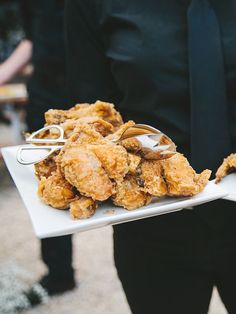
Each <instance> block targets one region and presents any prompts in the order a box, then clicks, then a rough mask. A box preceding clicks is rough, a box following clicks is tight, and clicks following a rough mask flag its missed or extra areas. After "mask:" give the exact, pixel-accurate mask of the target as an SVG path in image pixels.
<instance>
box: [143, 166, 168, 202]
mask: <svg viewBox="0 0 236 314" xmlns="http://www.w3.org/2000/svg"><path fill="white" fill-rule="evenodd" d="M140 172H141V173H140V179H141V180H142V183H143V191H144V192H146V193H149V194H151V195H153V196H157V197H161V196H164V195H166V194H167V186H166V182H165V180H164V177H163V168H162V164H161V162H160V161H156V160H142V163H141V166H140Z"/></svg>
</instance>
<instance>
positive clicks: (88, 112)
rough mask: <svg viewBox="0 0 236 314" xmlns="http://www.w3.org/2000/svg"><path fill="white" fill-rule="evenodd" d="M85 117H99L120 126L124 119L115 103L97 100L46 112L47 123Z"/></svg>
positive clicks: (57, 122)
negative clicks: (115, 107) (89, 103)
mask: <svg viewBox="0 0 236 314" xmlns="http://www.w3.org/2000/svg"><path fill="white" fill-rule="evenodd" d="M84 117H97V118H100V119H103V120H105V121H107V122H109V123H110V124H112V125H113V126H114V127H119V126H120V125H121V124H122V123H123V121H122V118H121V115H120V113H119V112H118V111H116V110H115V109H114V105H113V104H110V103H107V102H102V101H96V102H95V103H94V104H91V105H88V104H78V105H76V106H75V107H73V108H71V109H69V110H56V109H50V110H48V111H47V112H46V113H45V121H46V124H47V125H48V124H61V123H63V122H65V121H66V120H67V119H81V118H84Z"/></svg>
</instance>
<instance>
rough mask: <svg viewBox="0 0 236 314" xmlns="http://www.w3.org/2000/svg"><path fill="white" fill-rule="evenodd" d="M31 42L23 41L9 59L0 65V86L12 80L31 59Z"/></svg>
mask: <svg viewBox="0 0 236 314" xmlns="http://www.w3.org/2000/svg"><path fill="white" fill-rule="evenodd" d="M32 49H33V47H32V42H31V41H30V40H28V39H24V40H22V41H21V43H20V44H19V45H18V46H17V47H16V49H15V50H14V51H13V53H12V54H11V55H10V57H9V58H8V59H7V60H6V61H4V62H3V63H2V64H0V85H3V84H6V83H8V82H9V81H10V80H11V79H13V78H14V77H15V76H16V75H17V74H18V73H19V72H20V71H21V70H22V68H23V67H24V66H25V65H26V64H27V63H28V62H29V61H30V59H31V57H32Z"/></svg>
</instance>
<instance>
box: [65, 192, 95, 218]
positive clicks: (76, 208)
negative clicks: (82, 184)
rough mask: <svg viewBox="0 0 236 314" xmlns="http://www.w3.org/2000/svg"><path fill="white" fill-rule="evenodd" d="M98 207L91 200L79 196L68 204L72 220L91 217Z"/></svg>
mask: <svg viewBox="0 0 236 314" xmlns="http://www.w3.org/2000/svg"><path fill="white" fill-rule="evenodd" d="M97 207H98V205H97V203H96V201H94V200H93V199H92V198H89V197H85V196H81V197H80V198H79V199H78V200H75V201H73V202H71V203H70V215H71V217H72V218H73V219H85V218H89V217H91V216H93V215H94V214H95V212H96V209H97Z"/></svg>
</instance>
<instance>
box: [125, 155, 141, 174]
mask: <svg viewBox="0 0 236 314" xmlns="http://www.w3.org/2000/svg"><path fill="white" fill-rule="evenodd" d="M140 162H141V157H139V156H137V155H134V154H131V153H128V164H129V173H130V174H133V175H136V171H137V169H138V166H139V164H140Z"/></svg>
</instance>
